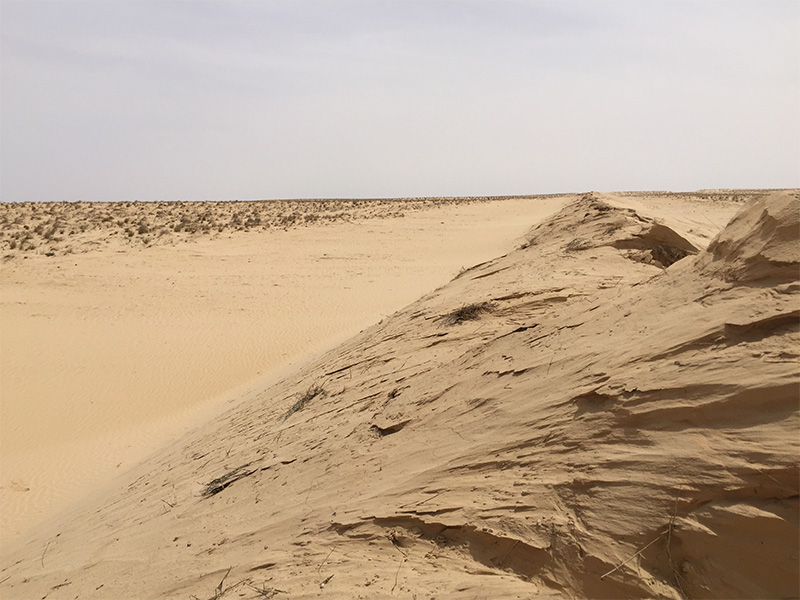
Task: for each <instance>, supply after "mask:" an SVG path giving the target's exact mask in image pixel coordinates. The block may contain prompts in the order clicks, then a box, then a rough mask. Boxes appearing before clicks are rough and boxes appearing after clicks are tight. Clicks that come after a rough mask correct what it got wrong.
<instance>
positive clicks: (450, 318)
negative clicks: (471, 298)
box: [441, 302, 494, 327]
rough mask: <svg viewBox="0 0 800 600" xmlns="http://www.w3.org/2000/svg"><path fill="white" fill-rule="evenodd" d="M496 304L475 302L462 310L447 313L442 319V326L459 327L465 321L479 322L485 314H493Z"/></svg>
mask: <svg viewBox="0 0 800 600" xmlns="http://www.w3.org/2000/svg"><path fill="white" fill-rule="evenodd" d="M493 309H494V304H492V303H491V302H475V303H473V304H465V305H463V306H462V307H461V308H457V309H456V310H454V311H452V312H449V313H447V314H446V315H444V316H443V317H442V318H441V324H442V325H446V326H448V327H449V326H452V325H459V324H460V323H463V322H464V321H477V320H478V319H480V318H481V315H482V314H483V313H487V312H491V311H492V310H493Z"/></svg>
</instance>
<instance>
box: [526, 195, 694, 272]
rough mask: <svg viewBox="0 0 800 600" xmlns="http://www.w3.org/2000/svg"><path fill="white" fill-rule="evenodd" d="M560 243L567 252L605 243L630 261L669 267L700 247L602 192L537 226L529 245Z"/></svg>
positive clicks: (586, 198) (583, 198)
mask: <svg viewBox="0 0 800 600" xmlns="http://www.w3.org/2000/svg"><path fill="white" fill-rule="evenodd" d="M551 244H557V245H558V246H560V247H561V248H563V250H565V251H567V252H580V251H583V250H590V249H594V248H600V247H603V246H607V247H611V248H616V249H618V250H622V251H623V253H624V255H625V257H626V258H629V259H630V260H633V261H636V262H641V263H647V264H650V265H653V266H656V267H660V268H667V267H669V266H670V265H672V264H674V263H675V262H677V261H679V260H680V259H682V258H685V257H686V256H689V255H691V254H697V252H698V249H697V248H696V247H695V246H694V245H693V244H692V243H691V242H689V241H688V240H687V239H686V238H684V237H682V236H681V235H679V234H678V233H676V232H675V231H674V230H673V229H671V228H669V227H667V226H666V225H663V224H661V223H658V222H656V221H655V220H653V219H652V218H650V217H646V216H643V215H641V214H639V213H638V212H636V210H634V209H633V208H623V207H618V206H612V205H611V204H608V203H607V202H605V201H604V200H603V199H602V196H601V195H600V194H597V193H595V192H591V193H589V194H585V195H584V196H583V197H582V198H580V199H579V200H577V201H576V202H574V203H572V204H570V205H568V206H566V207H565V208H564V209H563V210H562V211H561V212H560V213H558V214H557V215H555V216H554V217H553V218H552V219H550V220H548V221H546V222H544V223H542V224H541V225H539V226H538V227H536V228H535V229H534V230H533V231H532V232H531V235H530V237H529V242H528V245H529V246H531V245H551Z"/></svg>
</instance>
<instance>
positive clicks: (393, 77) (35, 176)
mask: <svg viewBox="0 0 800 600" xmlns="http://www.w3.org/2000/svg"><path fill="white" fill-rule="evenodd" d="M0 11H1V12H0V33H1V35H2V37H1V43H2V46H1V47H0V61H2V62H0V69H1V73H2V78H1V81H0V83H1V84H2V87H1V88H0V93H1V96H0V126H1V127H0V166H1V170H0V199H2V200H3V201H18V200H70V201H73V200H227V199H236V198H238V199H263V198H303V197H351V198H352V197H397V196H444V195H448V196H449V195H500V194H535V193H551V192H567V191H586V190H598V191H614V190H630V189H635V190H643V189H660V190H661V189H670V190H694V189H699V188H709V187H800V34H799V33H798V32H799V31H800V2H798V1H797V0H789V1H782V2H770V1H765V0H758V1H751V2H735V1H731V0H725V1H710V0H698V1H688V0H684V1H673V2H660V1H656V0H650V1H645V0H642V1H631V2H626V1H605V2H604V1H600V0H597V1H591V2H577V1H555V0H550V1H534V0H529V1H524V0H521V1H508V2H503V1H500V0H490V1H486V2H480V1H466V0H462V1H450V2H448V1H433V2H432V1H419V2H415V1H394V2H393V1H366V0H365V1H339V0H328V1H315V2H312V1H302V0H301V1H297V0H294V1H288V0H287V1H281V2H274V1H273V2H258V1H249V2H234V1H227V2H226V1H220V2H203V1H200V2H195V1H191V2H190V1H177V2H167V1H158V2H148V1H135V2H134V1H128V2H124V1H111V0H107V1H100V0H96V1H93V2H88V1H83V2H72V1H47V2H36V1H31V0H25V1H8V0H3V1H2V3H0Z"/></svg>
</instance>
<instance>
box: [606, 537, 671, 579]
mask: <svg viewBox="0 0 800 600" xmlns="http://www.w3.org/2000/svg"><path fill="white" fill-rule="evenodd" d="M665 535H667V531H663V532H661V533H660V534H658V535H657V536H656V538H655V539H654V540H653V541H651V542H650V543H649V544H647V545H646V546H643V547H642V548H641V549H639V550H637V552H636V554H634V555H633V556H631V557H629V558H627V559H626V560H624V561H622V562H621V563H619V564H618V565H617V566H616V567H614V568H613V569H611V570H610V571H609V572H608V573H604V574H603V575H600V579H605V578H606V577H608V576H609V575H611V574H612V573H613V572H614V571H617V570H619V569H621V568H622V567H624V566H625V565H627V564H628V563H629V562H631V561H632V560H633V559H634V558H636V557H637V556H640V555H641V554H642V552H644V551H645V550H647V549H648V548H649V547H650V546H652V545H653V544H655V543H656V542H657V541H658V540H660V539H661V538H662V537H664V536H665Z"/></svg>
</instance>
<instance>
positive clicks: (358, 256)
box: [0, 198, 565, 542]
mask: <svg viewBox="0 0 800 600" xmlns="http://www.w3.org/2000/svg"><path fill="white" fill-rule="evenodd" d="M564 201H565V200H564V199H563V198H557V199H552V198H550V199H548V198H537V199H528V200H520V199H509V200H505V201H492V202H489V201H458V202H456V201H451V200H418V201H414V200H410V201H395V202H392V201H376V202H364V201H353V202H345V201H339V202H337V201H332V202H329V203H318V202H310V201H306V202H275V203H262V202H253V203H234V202H231V203H176V204H168V203H138V204H97V205H95V204H86V203H83V204H81V203H78V204H66V203H64V204H58V203H56V204H44V205H41V204H39V205H37V204H24V205H2V208H0V213H5V214H4V220H5V221H4V226H5V227H7V229H6V230H5V235H4V236H3V238H0V240H2V243H0V245H3V246H4V251H5V252H6V254H7V257H8V258H7V259H6V260H5V261H4V262H3V263H2V267H1V268H2V271H1V272H0V289H1V290H2V295H1V296H0V382H1V383H0V423H1V427H2V436H0V467H1V469H0V531H2V534H3V539H4V541H6V542H8V541H9V540H11V539H13V538H15V537H17V536H18V535H19V533H21V532H23V531H25V530H26V529H27V528H29V527H30V526H32V525H33V524H35V523H36V522H38V521H41V520H42V519H43V518H46V517H47V516H49V515H52V514H54V513H55V512H57V511H58V510H60V509H62V508H63V507H64V506H65V505H66V504H67V503H69V502H70V501H73V500H75V499H77V498H79V497H80V496H81V495H83V494H85V493H87V491H88V490H91V489H92V488H93V487H96V486H97V485H98V484H101V483H102V482H104V481H106V480H108V478H109V477H110V476H113V475H114V474H117V473H118V472H121V471H124V470H125V469H126V468H127V467H130V466H131V465H132V464H134V463H135V462H137V461H138V460H141V459H142V458H143V457H144V456H145V455H146V454H147V453H149V452H151V451H152V450H154V449H155V448H157V447H159V446H160V445H162V444H163V443H164V442H165V441H166V440H167V439H169V438H171V437H175V436H176V435H179V434H180V433H182V432H184V431H185V430H186V428H187V426H190V425H191V424H192V423H195V422H198V421H201V420H207V419H208V418H209V417H210V416H211V415H212V414H214V412H215V411H218V410H219V408H220V406H222V407H224V405H225V400H226V399H235V398H238V397H240V396H242V395H244V394H246V391H247V389H248V388H256V389H257V388H258V387H259V386H261V387H263V385H264V379H269V378H270V377H274V376H275V372H276V369H277V370H278V372H280V369H281V367H283V368H284V369H285V368H286V366H287V365H288V364H290V363H291V362H292V361H297V360H300V359H302V358H303V357H304V356H306V355H308V354H309V353H313V352H317V351H319V350H321V349H323V348H328V347H330V346H332V345H333V344H334V343H336V342H340V341H343V340H344V339H346V338H347V337H350V336H352V335H353V334H355V333H357V332H358V330H359V329H361V328H364V327H366V326H368V325H371V324H373V323H376V322H377V321H379V320H380V319H381V317H382V316H383V315H388V314H390V313H392V312H394V311H395V310H397V309H399V308H401V307H403V306H404V305H406V304H408V303H409V302H412V301H413V300H415V299H417V298H418V297H419V296H421V295H422V294H423V293H425V292H427V291H429V290H431V289H433V288H435V287H437V286H439V285H441V284H443V283H445V282H447V281H448V280H449V279H451V278H452V277H453V276H454V275H455V274H457V273H458V271H459V269H460V268H462V267H469V266H471V265H472V264H475V263H476V262H480V261H482V260H487V259H490V258H493V257H494V256H496V255H498V254H501V253H503V252H505V251H508V250H510V249H511V248H513V246H514V244H515V241H516V242H518V239H517V238H519V237H520V236H521V235H522V234H523V233H524V232H525V231H526V230H527V228H528V226H529V224H530V223H531V222H535V221H538V220H539V219H541V218H542V217H544V216H546V215H548V214H550V213H552V212H554V211H555V210H557V209H559V208H560V207H561V206H562V205H563V203H564ZM248 223H250V225H247V224H248ZM140 227H141V231H142V233H139V229H140ZM206 227H207V228H208V230H206ZM131 231H134V235H128V233H129V232H131ZM12 246H13V247H12ZM47 253H52V254H53V256H47V255H46V254H47Z"/></svg>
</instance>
